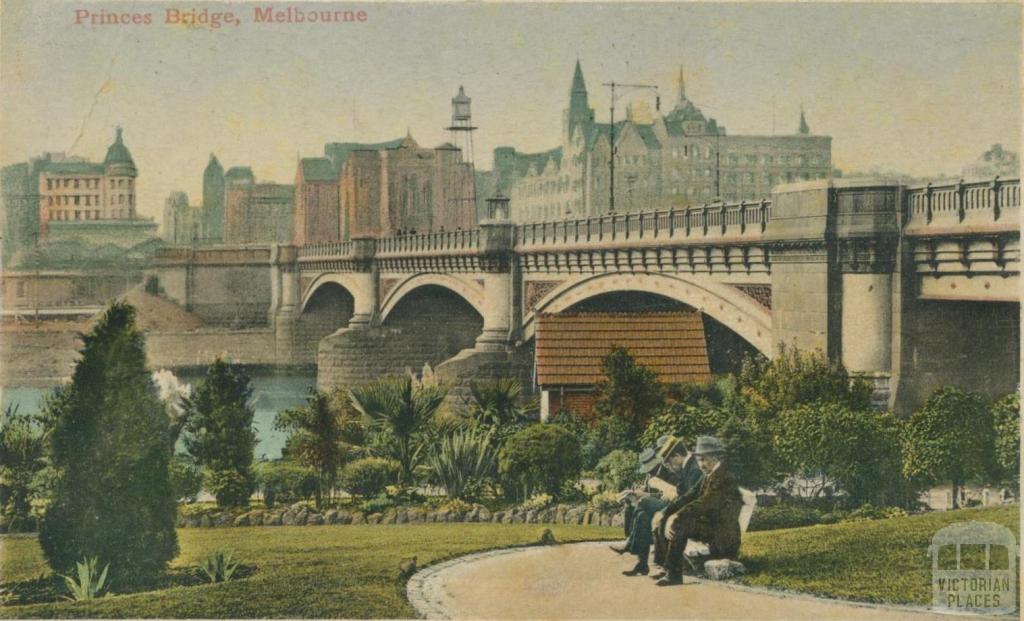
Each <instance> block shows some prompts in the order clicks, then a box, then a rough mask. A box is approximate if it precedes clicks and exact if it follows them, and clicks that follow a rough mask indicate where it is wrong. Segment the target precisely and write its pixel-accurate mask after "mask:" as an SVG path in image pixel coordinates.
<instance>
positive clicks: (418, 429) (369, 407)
mask: <svg viewBox="0 0 1024 621" xmlns="http://www.w3.org/2000/svg"><path fill="white" fill-rule="evenodd" d="M447 393H448V391H447V389H446V388H444V387H441V386H423V387H420V388H416V387H414V386H413V381H412V378H410V377H385V378H382V379H379V380H377V381H376V382H373V383H372V384H368V385H366V386H362V387H360V388H357V389H354V390H352V391H351V397H352V406H353V407H355V408H356V410H358V411H359V413H360V414H362V415H363V418H364V419H365V420H366V422H367V425H368V426H369V427H370V428H371V429H373V430H374V431H376V432H377V433H378V434H384V435H385V436H386V437H387V438H388V441H387V442H386V443H385V444H384V446H385V447H386V448H385V451H386V452H387V453H388V455H387V456H388V457H391V458H392V459H394V460H395V461H397V462H398V464H399V465H400V466H401V472H400V476H399V480H400V482H401V483H403V484H410V483H412V481H413V471H414V470H415V468H416V466H417V465H419V463H420V461H421V459H422V449H423V446H424V444H425V443H424V442H423V436H424V434H425V433H426V432H427V431H428V429H429V428H430V425H431V423H432V422H433V421H434V417H435V415H436V414H437V412H438V410H439V409H440V407H441V403H442V402H443V401H444V398H445V396H446V395H447Z"/></svg>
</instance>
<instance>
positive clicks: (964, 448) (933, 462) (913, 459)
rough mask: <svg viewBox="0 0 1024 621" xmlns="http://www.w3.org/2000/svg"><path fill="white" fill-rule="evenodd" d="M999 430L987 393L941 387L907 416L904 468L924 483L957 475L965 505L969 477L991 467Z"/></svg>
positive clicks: (956, 500) (955, 486)
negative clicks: (966, 484)
mask: <svg viewBox="0 0 1024 621" xmlns="http://www.w3.org/2000/svg"><path fill="white" fill-rule="evenodd" d="M993 436H994V432H993V428H992V412H991V410H990V409H989V407H988V404H987V403H985V400H984V399H983V398H982V397H980V396H979V395H976V394H973V393H969V392H963V391H961V390H960V389H958V388H953V387H944V388H940V389H938V390H936V391H935V392H934V393H932V395H931V396H930V397H929V398H928V400H927V401H926V402H925V403H924V405H922V406H921V407H920V408H919V409H918V410H917V411H916V412H914V414H913V415H912V416H911V417H910V419H909V420H908V421H907V425H906V427H905V429H904V434H903V473H904V474H905V475H906V476H908V477H911V478H912V479H915V480H918V481H920V482H922V483H924V484H934V483H939V482H942V481H951V482H952V484H953V506H954V508H956V507H959V496H960V488H961V487H963V485H964V483H966V482H967V481H968V480H969V479H970V478H971V477H974V476H983V475H984V474H985V473H986V472H988V471H989V470H990V468H991V457H990V455H991V454H992V453H993Z"/></svg>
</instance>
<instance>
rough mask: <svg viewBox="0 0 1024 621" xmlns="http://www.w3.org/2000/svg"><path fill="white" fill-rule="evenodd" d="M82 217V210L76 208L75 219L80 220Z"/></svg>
mask: <svg viewBox="0 0 1024 621" xmlns="http://www.w3.org/2000/svg"><path fill="white" fill-rule="evenodd" d="M81 217H82V212H81V211H78V210H75V220H79V219H81Z"/></svg>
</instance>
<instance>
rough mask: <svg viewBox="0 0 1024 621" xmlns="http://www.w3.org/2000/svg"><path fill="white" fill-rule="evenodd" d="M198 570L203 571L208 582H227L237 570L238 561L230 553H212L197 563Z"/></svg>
mask: <svg viewBox="0 0 1024 621" xmlns="http://www.w3.org/2000/svg"><path fill="white" fill-rule="evenodd" d="M199 569H201V570H203V573H204V574H206V577H207V578H209V579H210V582H227V581H228V580H231V576H233V575H234V573H235V570H236V569H238V561H236V560H235V559H234V558H233V555H232V553H231V552H220V551H218V552H212V553H210V554H209V555H208V556H207V557H206V558H205V559H203V562H201V563H199Z"/></svg>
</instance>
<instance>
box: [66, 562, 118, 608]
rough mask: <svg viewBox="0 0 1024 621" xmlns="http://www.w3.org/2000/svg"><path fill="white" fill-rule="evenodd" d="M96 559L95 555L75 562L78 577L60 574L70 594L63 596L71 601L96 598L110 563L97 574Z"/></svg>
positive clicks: (101, 590) (104, 581)
mask: <svg viewBox="0 0 1024 621" xmlns="http://www.w3.org/2000/svg"><path fill="white" fill-rule="evenodd" d="M97 564H98V560H97V559H96V557H95V556H94V557H92V558H85V559H82V560H81V561H80V562H78V563H75V565H77V567H78V579H77V580H76V579H75V578H72V577H70V576H61V577H62V578H64V582H65V583H66V584H67V585H68V590H69V591H71V596H70V597H68V596H65V597H67V599H69V600H72V601H83V600H88V599H96V598H97V597H99V596H100V593H102V592H103V586H104V584H105V583H106V581H107V570H108V569H110V563H107V565H106V566H105V567H104V568H103V571H102V572H100V573H99V574H97V573H96V566H97Z"/></svg>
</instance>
